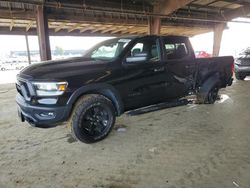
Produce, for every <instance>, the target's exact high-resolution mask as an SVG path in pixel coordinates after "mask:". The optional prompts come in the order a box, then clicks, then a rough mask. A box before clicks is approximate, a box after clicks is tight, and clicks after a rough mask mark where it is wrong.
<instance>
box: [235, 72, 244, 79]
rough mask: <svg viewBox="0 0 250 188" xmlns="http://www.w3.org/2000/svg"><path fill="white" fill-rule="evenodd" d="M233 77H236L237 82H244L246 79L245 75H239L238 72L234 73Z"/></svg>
mask: <svg viewBox="0 0 250 188" xmlns="http://www.w3.org/2000/svg"><path fill="white" fill-rule="evenodd" d="M235 77H236V79H237V80H244V79H245V78H246V76H245V75H243V74H240V73H238V72H236V73H235Z"/></svg>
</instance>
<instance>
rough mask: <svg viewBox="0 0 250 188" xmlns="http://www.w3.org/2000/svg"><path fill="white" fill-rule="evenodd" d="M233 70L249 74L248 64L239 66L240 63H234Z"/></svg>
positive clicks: (249, 67)
mask: <svg viewBox="0 0 250 188" xmlns="http://www.w3.org/2000/svg"><path fill="white" fill-rule="evenodd" d="M234 70H235V72H237V73H246V74H249V75H250V66H240V65H237V64H235V65H234Z"/></svg>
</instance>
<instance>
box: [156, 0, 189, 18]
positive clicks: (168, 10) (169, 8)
mask: <svg viewBox="0 0 250 188" xmlns="http://www.w3.org/2000/svg"><path fill="white" fill-rule="evenodd" d="M192 1H193V0H168V1H166V0H161V1H158V3H157V4H155V5H154V13H156V14H164V15H169V14H172V13H173V12H175V11H176V10H178V9H179V8H182V7H184V6H186V5H187V4H189V3H191V2H192Z"/></svg>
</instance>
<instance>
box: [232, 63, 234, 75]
mask: <svg viewBox="0 0 250 188" xmlns="http://www.w3.org/2000/svg"><path fill="white" fill-rule="evenodd" d="M233 73H234V63H233V64H232V74H233Z"/></svg>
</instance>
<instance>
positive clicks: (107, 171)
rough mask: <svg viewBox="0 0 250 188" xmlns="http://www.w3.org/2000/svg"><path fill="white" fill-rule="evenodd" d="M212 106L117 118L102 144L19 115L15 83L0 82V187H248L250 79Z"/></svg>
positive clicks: (190, 106) (227, 90) (236, 84)
mask: <svg viewBox="0 0 250 188" xmlns="http://www.w3.org/2000/svg"><path fill="white" fill-rule="evenodd" d="M222 94H223V95H222V99H221V100H220V101H218V102H217V103H216V104H214V105H194V104H191V105H187V106H181V107H175V108H170V109H165V110H160V111H156V112H152V113H147V114H143V115H138V116H128V115H123V116H121V117H119V118H118V121H117V123H116V126H115V128H114V130H113V131H112V133H111V135H110V136H109V137H108V138H107V139H105V140H103V141H102V142H99V143H96V144H92V145H86V144H82V143H80V142H76V141H75V140H74V139H72V137H71V136H70V134H69V130H68V128H67V127H66V124H63V125H61V126H57V127H55V128H51V129H39V128H33V127H30V126H28V124H27V123H21V122H19V120H18V119H17V115H16V113H17V112H16V105H15V101H14V97H15V89H14V85H13V84H12V85H0V104H1V105H0V117H1V118H0V187H8V188H11V187H25V188H27V187H32V188H33V187H41V188H42V187H53V188H57V187H58V188H59V187H60V188H61V187H67V188H69V187H87V188H90V187H96V188H97V187H105V188H106V187H107V188H108V187H109V188H110V187H112V188H123V187H124V188H129V187H131V188H132V187H140V188H147V187H149V188H152V187H155V188H161V187H162V188H166V187H170V188H180V187H186V188H187V187H192V188H201V187H202V188H211V187H227V188H231V187H232V188H233V187H241V188H249V187H250V179H249V174H250V144H249V143H250V126H249V122H250V114H249V111H250V81H249V80H248V81H244V82H242V81H241V82H240V81H237V82H236V83H234V85H233V86H232V87H228V88H227V89H225V90H223V91H222Z"/></svg>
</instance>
